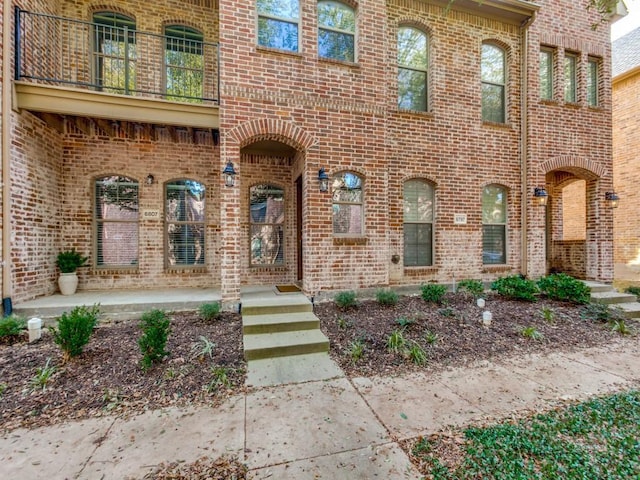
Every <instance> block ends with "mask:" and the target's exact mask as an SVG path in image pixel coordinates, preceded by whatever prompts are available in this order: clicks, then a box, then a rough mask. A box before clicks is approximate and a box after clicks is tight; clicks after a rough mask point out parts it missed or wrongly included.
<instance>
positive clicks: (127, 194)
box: [93, 175, 139, 268]
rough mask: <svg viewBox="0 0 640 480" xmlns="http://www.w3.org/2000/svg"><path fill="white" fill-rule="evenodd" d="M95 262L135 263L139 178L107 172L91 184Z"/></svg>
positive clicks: (105, 264)
mask: <svg viewBox="0 0 640 480" xmlns="http://www.w3.org/2000/svg"><path fill="white" fill-rule="evenodd" d="M94 194H95V196H94V199H95V203H94V232H95V239H94V262H93V264H94V265H95V266H96V267H106V268H114V267H118V268H120V267H131V266H136V265H137V264H138V218H139V217H138V215H139V209H138V182H137V181H136V180H134V179H132V178H129V177H124V176H119V175H108V176H105V177H100V178H97V179H96V180H95V184H94Z"/></svg>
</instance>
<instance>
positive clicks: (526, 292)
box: [491, 275, 539, 302]
mask: <svg viewBox="0 0 640 480" xmlns="http://www.w3.org/2000/svg"><path fill="white" fill-rule="evenodd" d="M491 289H492V290H495V291H496V292H498V294H499V295H502V296H503V297H506V298H512V299H515V300H525V301H527V302H535V301H536V300H537V299H538V298H537V296H536V295H537V294H538V293H539V289H538V286H537V285H536V282H534V281H532V280H527V279H526V278H524V277H522V276H521V275H512V276H510V277H502V278H499V279H497V280H496V281H495V282H493V283H492V284H491Z"/></svg>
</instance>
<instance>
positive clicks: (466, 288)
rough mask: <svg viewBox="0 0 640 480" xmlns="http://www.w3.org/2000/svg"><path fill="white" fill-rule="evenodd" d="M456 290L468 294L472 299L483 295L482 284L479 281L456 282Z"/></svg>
mask: <svg viewBox="0 0 640 480" xmlns="http://www.w3.org/2000/svg"><path fill="white" fill-rule="evenodd" d="M458 289H459V290H461V291H463V292H469V293H470V294H471V295H473V296H474V297H481V296H482V294H483V293H484V284H483V283H482V282H481V281H480V280H471V279H465V280H460V281H459V282H458Z"/></svg>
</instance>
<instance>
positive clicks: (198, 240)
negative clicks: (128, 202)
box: [164, 179, 205, 268]
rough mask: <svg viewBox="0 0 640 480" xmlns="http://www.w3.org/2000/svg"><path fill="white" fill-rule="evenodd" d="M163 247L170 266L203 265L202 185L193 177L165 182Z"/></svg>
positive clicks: (203, 197)
mask: <svg viewBox="0 0 640 480" xmlns="http://www.w3.org/2000/svg"><path fill="white" fill-rule="evenodd" d="M164 190H165V211H164V215H165V217H164V218H165V229H164V234H165V235H164V236H165V251H166V264H167V266H168V267H170V268H176V267H193V266H203V265H204V261H205V235H204V233H205V187H204V185H203V184H202V183H200V182H198V181H196V180H190V179H183V180H173V181H170V182H167V183H166V184H165V189H164Z"/></svg>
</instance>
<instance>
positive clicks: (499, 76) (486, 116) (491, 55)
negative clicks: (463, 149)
mask: <svg viewBox="0 0 640 480" xmlns="http://www.w3.org/2000/svg"><path fill="white" fill-rule="evenodd" d="M505 61H506V56H505V51H504V50H503V49H502V48H500V47H498V46H496V45H492V44H490V43H484V44H483V45H482V61H481V76H482V120H484V121H485V122H495V123H505V118H506V114H505V85H506V64H505Z"/></svg>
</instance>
